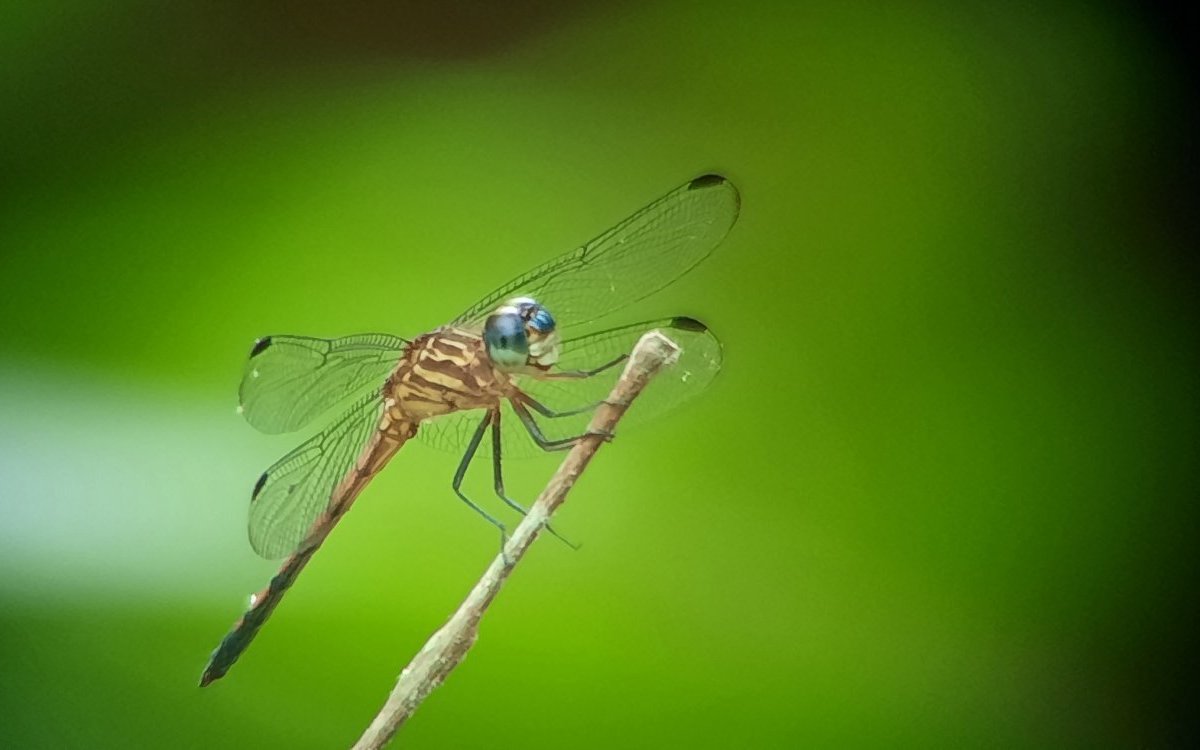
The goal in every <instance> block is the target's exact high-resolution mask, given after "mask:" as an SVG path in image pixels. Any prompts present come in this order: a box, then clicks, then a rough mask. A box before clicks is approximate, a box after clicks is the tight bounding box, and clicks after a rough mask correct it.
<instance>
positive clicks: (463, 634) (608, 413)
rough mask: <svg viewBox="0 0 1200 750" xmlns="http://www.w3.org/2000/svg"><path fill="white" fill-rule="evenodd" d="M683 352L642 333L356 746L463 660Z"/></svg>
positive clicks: (371, 743) (372, 743) (407, 710)
mask: <svg viewBox="0 0 1200 750" xmlns="http://www.w3.org/2000/svg"><path fill="white" fill-rule="evenodd" d="M678 356H679V347H677V346H676V345H675V344H674V343H673V342H672V341H671V340H670V339H668V338H667V337H666V336H663V335H662V334H661V333H659V332H657V331H652V332H650V333H647V334H646V335H645V336H642V338H641V340H639V341H638V343H637V346H636V347H634V349H633V352H632V354H630V357H629V363H628V364H627V365H626V366H625V371H624V372H623V373H622V374H621V379H620V380H619V381H617V384H616V386H615V387H614V388H613V391H612V393H611V394H610V395H609V397H608V400H607V401H605V402H604V403H603V404H601V405H600V407H599V408H598V409H597V410H596V413H595V415H593V417H592V421H591V423H590V424H589V425H588V430H587V432H588V435H587V436H586V437H584V438H583V439H581V440H580V441H579V442H578V443H576V444H575V447H574V448H572V449H571V452H570V453H568V454H567V457H566V459H565V460H564V461H563V462H562V465H561V466H559V467H558V471H557V472H555V474H554V476H553V477H552V478H551V479H550V483H549V484H547V485H546V489H544V490H542V494H541V495H539V496H538V499H537V501H536V502H535V503H534V504H533V507H531V508H530V509H529V513H528V514H527V515H526V516H525V518H524V519H523V520H522V521H521V523H520V525H518V526H517V528H516V529H515V530H514V531H513V534H512V536H511V537H509V539H508V542H507V543H506V544H505V546H504V549H503V551H502V552H501V553H500V554H499V555H497V556H496V559H495V560H493V561H492V564H491V565H489V566H488V569H487V570H486V571H485V572H484V574H483V577H482V578H480V579H479V582H478V583H476V584H475V587H474V588H473V589H471V593H470V594H468V595H467V598H466V599H465V600H464V601H463V603H462V604H461V605H460V606H459V608H458V611H457V612H455V613H454V615H453V616H452V617H451V618H450V620H449V621H448V622H447V623H446V624H445V625H443V626H442V628H441V629H440V630H438V631H437V632H436V633H434V634H433V635H432V636H431V637H430V638H429V640H428V641H426V643H425V645H424V646H423V647H422V648H421V650H420V651H419V652H418V653H417V655H416V656H415V657H413V660H412V661H411V662H409V664H408V666H407V667H405V668H404V671H402V672H401V673H400V679H399V680H397V681H396V687H395V688H393V689H392V692H391V694H390V695H388V699H387V701H386V702H385V703H384V704H383V708H381V709H380V710H379V713H378V714H377V715H376V716H375V718H374V719H373V720H372V721H371V725H370V726H369V727H367V730H366V731H365V732H364V733H363V735H362V737H360V738H359V740H358V742H357V743H355V745H354V749H353V750H379V748H382V747H383V746H384V745H386V744H387V743H388V742H389V741H390V740H391V739H392V736H393V735H395V734H396V731H397V730H398V729H399V728H400V726H401V725H402V724H404V722H405V721H406V720H407V719H408V717H410V716H412V714H413V712H414V711H416V710H417V707H418V706H420V705H421V702H422V701H423V700H425V698H426V697H427V696H428V695H429V694H430V693H431V692H433V690H434V688H436V687H437V686H438V685H440V684H441V683H442V681H443V680H445V679H446V677H447V676H448V675H449V674H450V672H451V671H452V670H453V669H454V668H455V667H457V666H458V665H459V663H461V662H462V660H463V658H464V657H465V656H466V655H467V651H468V650H469V649H470V648H471V646H472V645H473V644H474V643H475V638H476V637H477V635H478V632H479V620H480V619H481V618H482V617H483V613H484V612H486V611H487V608H488V606H489V605H490V604H491V603H492V600H493V599H495V598H496V594H497V593H499V591H500V587H501V586H502V585H503V584H504V581H505V580H506V579H507V578H508V576H509V575H510V574H511V573H512V571H513V569H514V568H515V567H516V564H517V562H519V561H520V560H521V558H522V557H523V556H524V555H525V552H526V550H528V549H529V546H530V545H531V544H532V543H533V540H534V539H536V538H537V536H538V534H540V533H541V531H542V529H544V528H546V524H547V523H548V522H549V521H550V516H551V515H552V514H553V513H554V511H555V509H557V508H558V506H560V505H562V503H563V501H564V500H566V497H567V493H568V492H569V491H570V489H571V487H572V486H573V485H574V484H575V481H576V480H577V479H579V475H580V474H581V473H583V470H584V468H585V467H587V465H588V462H590V461H591V460H592V456H594V455H595V454H596V449H598V448H599V447H600V444H601V443H602V442H604V438H603V437H602V436H603V435H611V434H612V432H613V430H614V428H615V427H616V424H617V422H618V421H620V419H621V416H622V415H624V413H625V410H626V409H628V408H629V404H630V403H631V402H632V401H633V399H634V398H635V397H636V396H637V395H638V394H639V393H641V391H642V389H644V388H645V387H646V385H647V384H648V383H649V382H650V379H651V378H652V377H654V375H655V374H656V373H657V372H658V371H659V370H660V369H662V368H663V367H664V366H666V365H670V364H672V363H674V362H675V360H676V359H677V358H678Z"/></svg>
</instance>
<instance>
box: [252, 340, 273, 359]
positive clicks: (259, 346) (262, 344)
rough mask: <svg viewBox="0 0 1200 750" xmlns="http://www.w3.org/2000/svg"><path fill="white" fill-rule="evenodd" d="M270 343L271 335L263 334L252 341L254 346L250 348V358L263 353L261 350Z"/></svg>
mask: <svg viewBox="0 0 1200 750" xmlns="http://www.w3.org/2000/svg"><path fill="white" fill-rule="evenodd" d="M270 345H271V337H270V336H263V337H262V338H261V339H259V340H258V341H255V342H254V348H253V349H251V350H250V359H254V358H255V357H257V356H258V355H260V354H262V353H263V350H264V349H266V348H267V347H268V346H270Z"/></svg>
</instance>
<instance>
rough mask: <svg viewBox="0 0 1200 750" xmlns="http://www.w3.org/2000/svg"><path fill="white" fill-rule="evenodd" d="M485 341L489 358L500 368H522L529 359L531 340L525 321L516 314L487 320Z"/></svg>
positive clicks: (495, 316) (506, 314)
mask: <svg viewBox="0 0 1200 750" xmlns="http://www.w3.org/2000/svg"><path fill="white" fill-rule="evenodd" d="M483 340H484V343H485V344H487V350H488V356H489V357H491V358H492V362H494V363H496V364H497V365H499V366H500V367H521V366H523V365H525V363H526V360H527V359H528V357H529V339H528V338H527V337H526V336H525V321H523V320H521V316H520V315H517V314H515V313H501V314H497V315H493V316H491V317H490V318H488V319H487V322H486V323H485V324H484V326H483Z"/></svg>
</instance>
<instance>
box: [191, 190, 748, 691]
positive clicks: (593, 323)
mask: <svg viewBox="0 0 1200 750" xmlns="http://www.w3.org/2000/svg"><path fill="white" fill-rule="evenodd" d="M739 208H740V197H739V194H738V191H737V188H735V187H734V185H733V183H731V182H730V181H729V180H728V179H726V178H725V177H723V176H721V175H717V174H706V175H702V176H700V177H696V178H695V179H692V180H689V181H688V182H686V183H684V184H683V185H680V186H679V187H677V188H675V189H674V190H672V191H671V192H669V193H667V194H666V195H664V196H662V197H661V198H659V199H658V200H656V201H654V202H652V203H650V204H649V205H647V206H645V207H644V208H642V209H641V210H640V211H637V212H636V213H634V214H633V215H632V216H630V217H629V218H627V219H625V220H624V221H621V222H620V223H618V224H617V225H615V226H613V227H612V228H611V229H608V230H607V231H605V232H603V233H602V234H600V235H599V236H598V237H596V238H595V239H593V240H591V241H590V242H587V243H585V244H583V245H581V246H579V247H577V248H575V249H573V250H571V251H569V252H566V253H564V254H562V255H560V256H558V257H556V258H553V259H551V260H549V261H547V262H545V263H543V264H542V265H539V266H537V267H535V268H533V269H532V270H530V271H528V272H527V273H524V274H521V275H520V276H517V277H516V278H514V279H513V280H511V281H510V282H508V283H507V284H504V285H503V286H501V287H499V288H498V289H496V290H494V291H493V292H491V293H490V294H487V295H485V296H484V297H483V298H482V299H481V300H479V301H478V302H476V303H475V304H473V305H471V306H470V307H468V308H467V309H466V310H465V311H464V312H463V313H462V314H461V315H459V316H458V317H456V318H455V319H454V320H453V321H451V322H450V323H449V324H447V325H444V326H442V327H440V328H437V329H436V330H433V331H431V332H429V333H426V334H424V335H421V336H417V337H415V338H412V339H403V338H400V337H397V336H392V335H389V334H380V333H373V334H360V335H353V336H345V337H342V338H334V339H321V338H309V337H304V336H267V337H264V338H261V339H259V340H258V341H257V342H256V343H255V344H254V347H253V348H252V349H251V350H250V357H249V360H248V361H247V363H246V367H245V371H244V373H243V378H242V382H241V387H240V390H239V402H240V405H239V407H238V410H239V411H240V412H241V414H242V415H243V416H244V417H245V419H246V421H247V422H249V423H250V426H251V427H254V428H255V429H257V430H259V431H261V432H264V433H267V434H280V433H290V432H295V431H298V430H301V429H303V428H305V427H308V426H310V425H312V424H313V423H315V422H317V420H319V419H320V418H322V417H324V416H326V415H328V414H329V413H331V412H334V410H335V407H339V406H341V407H342V409H341V412H340V415H338V416H337V417H336V418H333V419H331V420H330V421H329V422H328V424H327V426H325V427H324V429H322V430H320V431H319V432H317V433H316V434H315V435H313V436H312V437H310V438H309V439H308V440H306V441H304V442H303V443H301V444H300V445H299V446H298V447H297V448H296V449H295V450H293V451H291V452H290V453H288V454H287V455H285V456H284V457H283V458H281V459H280V460H279V461H277V462H276V463H275V464H274V465H273V466H271V467H270V468H269V469H267V470H266V472H264V473H263V474H262V476H261V477H259V479H258V481H257V483H256V484H255V485H254V489H253V491H252V492H251V495H250V514H249V536H250V545H251V547H252V548H253V549H254V551H255V552H256V553H258V554H259V555H261V556H262V557H265V558H268V559H282V560H283V563H282V565H281V567H280V568H279V570H278V572H277V573H276V574H275V575H274V576H273V577H272V578H271V580H270V582H269V583H268V584H267V585H266V587H265V588H263V589H262V590H261V591H259V592H258V593H256V594H254V595H252V596H251V597H250V605H249V608H248V609H247V610H246V611H245V613H244V614H243V615H242V617H241V618H240V619H238V621H237V622H236V623H234V625H233V628H232V629H231V630H230V631H229V633H228V634H227V635H226V636H225V637H224V639H222V641H221V643H220V644H219V645H218V646H217V648H216V650H215V651H214V652H213V654H212V656H211V658H210V659H209V662H208V665H207V666H206V667H205V669H204V672H203V674H202V675H201V678H200V685H201V686H204V685H208V684H210V683H211V682H213V681H214V680H217V679H219V678H220V677H222V676H223V675H224V674H225V673H226V672H227V671H228V670H229V668H230V667H231V666H232V665H233V663H234V662H235V661H237V659H238V657H239V656H241V654H242V652H243V651H245V649H246V648H247V647H248V646H249V645H250V642H251V641H252V640H253V638H254V636H255V635H256V634H257V633H258V631H259V629H260V628H261V627H262V625H263V623H264V622H265V621H266V620H267V618H268V617H269V616H270V615H271V613H272V612H273V611H274V610H275V607H276V606H278V604H279V601H280V599H281V598H282V597H283V595H284V594H285V593H286V592H287V590H288V589H289V588H290V587H291V585H292V584H293V583H294V582H295V580H296V577H297V576H298V575H299V574H300V572H301V570H303V568H304V566H305V565H306V564H307V563H308V561H309V560H310V559H312V557H313V555H314V554H315V553H316V551H317V549H318V548H319V547H320V546H321V543H322V542H323V541H324V540H325V538H326V537H327V536H328V535H329V533H330V531H331V530H332V529H333V528H334V526H335V525H336V524H337V522H338V521H339V520H340V519H341V518H342V517H343V516H344V515H345V513H346V512H347V511H348V510H349V509H350V506H351V504H352V503H353V502H354V500H355V499H356V498H357V497H358V495H359V493H360V492H362V490H363V488H364V487H366V485H367V484H368V483H369V482H370V481H371V479H372V477H374V476H375V475H376V474H377V473H378V472H379V471H380V470H382V469H383V467H384V465H385V464H387V463H388V461H389V460H390V459H391V458H392V457H393V456H394V455H395V454H396V452H397V451H398V450H399V449H400V448H401V446H403V445H404V444H405V443H406V442H407V441H408V440H410V439H412V438H414V437H417V438H418V439H420V440H422V441H424V442H426V443H427V444H430V445H433V446H435V447H438V448H444V449H449V450H456V451H461V454H462V457H461V460H460V461H459V464H458V468H457V470H456V471H455V473H454V477H453V480H452V482H451V487H452V488H453V490H454V492H455V494H456V495H457V496H458V497H459V498H460V499H461V500H462V501H463V502H464V503H466V505H467V506H469V507H470V508H471V509H472V510H474V511H475V512H477V513H478V514H480V515H481V516H483V518H485V519H487V520H488V521H489V522H490V523H491V524H492V525H493V526H495V527H496V528H497V529H499V531H500V539H501V549H502V550H503V545H504V543H505V541H506V539H507V530H506V527H505V525H504V523H503V522H502V521H500V520H499V519H498V518H496V517H495V516H493V515H492V514H491V513H489V512H487V511H486V510H485V509H484V508H483V507H482V506H480V505H479V504H477V503H476V502H475V501H474V500H473V499H471V498H470V497H468V495H467V494H466V493H465V492H464V490H463V481H464V479H465V477H466V475H467V470H468V468H469V467H470V465H471V463H472V461H473V459H475V457H476V456H485V457H486V456H489V455H490V458H491V463H492V473H493V488H494V491H495V494H496V496H497V497H498V498H499V500H500V501H502V502H503V503H504V504H505V505H507V506H509V507H510V508H512V509H513V510H514V511H516V512H518V513H524V512H525V509H524V508H523V507H522V506H521V505H520V504H519V503H518V502H517V501H515V500H513V499H512V498H510V497H509V496H508V494H507V492H506V491H505V488H504V478H503V471H502V458H504V457H513V456H519V455H530V454H534V453H539V452H545V451H559V450H566V449H569V448H571V447H573V446H574V445H575V444H576V443H577V442H579V441H580V440H581V439H583V438H584V437H585V436H586V435H588V434H589V433H587V431H586V425H587V422H588V420H589V419H590V417H591V413H592V411H593V410H594V409H595V408H596V407H597V406H598V405H599V404H600V403H601V402H602V401H603V399H604V397H605V395H606V394H607V393H608V392H609V391H610V390H611V387H612V385H613V384H614V383H615V381H616V379H617V377H618V376H619V374H620V370H621V368H620V367H619V365H620V364H621V363H622V362H624V361H625V360H626V359H627V358H628V356H629V353H630V351H631V350H632V348H633V345H634V344H635V343H636V341H637V340H638V339H639V338H640V337H641V335H642V334H644V333H646V332H647V331H650V330H652V329H656V328H657V329H659V330H663V331H664V332H666V333H667V334H668V335H669V336H670V337H671V338H672V339H673V340H675V342H676V343H677V344H679V345H680V347H681V349H682V354H681V356H680V359H679V360H678V362H677V363H676V364H675V365H674V367H673V369H672V370H671V371H670V372H669V373H663V375H662V376H660V377H659V378H657V379H656V381H655V382H654V383H651V384H650V387H649V388H648V389H647V390H646V392H645V393H643V394H642V396H641V397H640V398H639V400H638V404H637V408H635V409H634V410H632V411H631V412H630V415H629V417H628V418H627V419H626V420H625V422H624V423H623V424H627V423H628V420H629V418H635V421H643V420H646V419H652V418H654V417H656V416H658V415H660V414H661V413H663V412H664V411H667V410H669V409H671V408H673V407H675V406H676V405H678V404H679V403H681V402H683V401H685V400H687V399H688V398H691V397H692V396H694V395H695V394H696V393H699V392H700V391H702V390H703V389H704V388H705V387H706V386H707V385H708V384H709V383H710V382H711V381H712V380H713V378H714V377H715V376H716V374H717V372H718V371H719V370H720V367H721V343H720V341H719V340H718V339H717V338H716V336H715V335H714V334H713V333H712V332H711V331H710V330H709V329H708V327H707V326H706V325H704V324H703V323H701V322H700V321H698V320H696V319H695V318H691V317H686V316H676V317H667V318H660V319H656V320H647V321H641V322H638V323H632V324H624V325H619V326H615V327H605V326H604V325H603V321H602V319H603V318H606V317H608V316H609V315H610V314H612V313H614V312H616V311H618V310H620V309H622V308H624V307H626V306H628V305H631V304H633V303H634V302H637V301H639V300H642V299H644V298H646V297H648V296H649V295H651V294H654V293H655V292H658V291H659V290H661V289H663V288H664V287H666V286H668V285H669V284H672V283H673V282H675V281H676V280H677V279H679V277H681V276H682V275H684V274H685V273H687V272H688V271H690V270H691V269H692V268H694V267H695V266H696V265H697V264H698V263H700V262H701V261H702V260H704V259H705V258H706V257H708V256H709V255H710V254H711V253H712V251H713V250H714V249H715V248H716V247H717V245H718V244H719V243H720V242H721V240H722V239H724V237H725V236H726V235H727V234H728V233H729V230H730V229H731V228H732V227H733V224H734V222H735V221H736V220H737V216H738V211H739ZM602 437H604V438H605V439H611V437H612V436H611V435H604V436H602ZM485 438H490V439H488V440H485ZM549 530H550V531H551V532H552V533H553V530H552V529H549Z"/></svg>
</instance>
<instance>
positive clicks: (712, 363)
mask: <svg viewBox="0 0 1200 750" xmlns="http://www.w3.org/2000/svg"><path fill="white" fill-rule="evenodd" d="M656 328H657V329H659V330H661V331H662V332H663V333H665V334H666V335H667V336H668V337H669V338H670V339H671V340H672V341H674V342H675V343H677V344H679V346H680V348H681V349H682V353H681V354H680V357H679V361H678V362H677V363H676V364H675V365H674V366H673V367H672V368H671V369H669V370H666V371H664V372H662V373H660V374H659V375H658V376H657V377H655V378H654V380H653V381H652V382H651V383H650V385H649V386H648V387H647V388H646V390H645V391H644V392H643V393H642V395H640V396H639V397H638V399H637V401H635V402H634V404H633V406H632V407H631V408H630V410H629V413H628V415H627V416H626V417H625V418H624V419H622V420H621V426H620V428H619V429H620V430H621V431H624V430H625V429H627V428H629V427H635V426H636V425H638V424H641V423H644V422H647V421H650V420H653V419H656V418H658V417H660V416H662V415H663V414H664V413H666V412H668V411H670V410H672V409H674V408H675V407H677V406H679V405H680V404H682V403H683V402H685V401H687V400H688V399H690V398H692V397H693V396H695V395H697V394H698V393H700V392H701V391H703V390H704V389H705V388H707V387H708V386H709V384H711V383H712V381H713V379H714V378H715V377H716V375H717V373H718V372H719V371H720V369H721V342H720V341H719V340H718V339H717V337H716V336H714V335H713V333H712V331H710V330H708V328H707V327H706V326H705V325H704V324H703V323H700V322H699V321H697V320H693V319H692V318H683V317H679V318H664V319H661V320H650V321H645V322H643V323H633V324H631V325H625V326H621V327H619V328H610V329H608V330H605V331H599V332H596V333H592V334H588V335H586V336H581V337H578V338H575V339H571V340H569V341H567V342H565V343H564V344H563V352H562V356H561V357H560V359H559V364H558V368H559V369H561V370H564V371H566V370H591V369H595V368H597V367H600V366H601V365H604V364H607V363H609V362H611V361H613V360H614V359H616V358H617V357H619V356H621V355H622V354H628V353H629V352H631V351H632V350H633V347H634V344H636V343H637V340H638V339H639V338H641V337H642V334H644V333H646V332H647V331H652V330H654V329H656ZM624 369H625V365H624V363H621V364H618V365H616V366H614V367H611V368H609V369H607V370H605V371H604V372H601V373H598V374H596V375H593V376H592V377H590V378H582V379H572V380H535V379H534V378H531V377H521V378H520V379H519V381H518V382H519V384H520V386H521V389H522V390H523V391H524V392H525V393H526V394H528V395H529V396H532V397H533V398H534V399H536V400H537V401H539V402H541V403H542V404H543V405H544V406H546V407H548V408H550V409H553V410H555V411H571V410H574V409H579V408H581V407H590V406H593V405H595V404H598V403H599V402H600V401H602V400H603V399H605V398H607V397H608V394H609V393H610V392H611V391H612V388H613V385H615V384H616V382H617V379H618V378H620V377H621V373H622V371H624ZM591 416H592V410H591V409H588V410H586V411H584V412H582V413H580V414H576V415H572V416H564V417H556V418H549V417H544V416H541V415H539V414H537V413H535V414H534V418H535V419H537V421H538V425H539V426H540V427H541V428H542V432H543V433H544V434H545V435H546V437H548V438H551V439H556V438H565V437H572V436H574V435H579V434H581V433H583V432H584V430H586V428H587V424H588V422H589V421H590V420H591ZM482 418H483V414H482V412H480V411H471V412H456V413H454V414H447V415H446V416H443V417H437V418H435V419H432V420H429V421H427V422H425V423H423V424H422V425H421V427H420V429H419V430H418V431H417V437H418V438H420V439H421V440H422V441H423V442H425V443H426V444H427V445H431V446H433V447H435V448H439V449H443V450H450V451H454V452H460V453H461V452H462V450H463V449H464V448H465V447H466V444H467V441H468V440H469V439H470V437H471V434H472V433H473V432H474V431H475V428H476V427H478V426H479V420H480V419H482ZM501 433H502V443H501V451H502V452H503V456H504V458H519V457H528V456H533V455H539V454H541V453H543V451H542V450H541V449H540V448H538V447H537V445H536V444H535V443H534V442H533V440H532V438H530V436H529V434H528V433H527V432H526V431H525V428H524V426H523V425H522V424H521V423H520V421H518V419H517V416H516V414H514V413H513V412H512V409H511V408H509V407H508V405H507V404H505V405H504V407H503V409H502V413H501ZM479 450H480V452H481V453H482V454H483V455H485V456H487V455H490V454H491V452H492V451H491V441H490V440H485V441H484V442H483V443H482V444H481V445H480V448H479Z"/></svg>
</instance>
